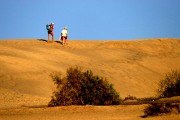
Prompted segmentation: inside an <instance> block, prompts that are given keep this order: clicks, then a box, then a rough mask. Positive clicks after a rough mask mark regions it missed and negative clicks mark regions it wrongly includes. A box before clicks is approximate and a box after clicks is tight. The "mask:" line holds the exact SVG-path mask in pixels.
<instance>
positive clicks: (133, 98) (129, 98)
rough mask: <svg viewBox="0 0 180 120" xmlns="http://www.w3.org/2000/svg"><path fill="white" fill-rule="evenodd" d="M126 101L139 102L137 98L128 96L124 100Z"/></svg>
mask: <svg viewBox="0 0 180 120" xmlns="http://www.w3.org/2000/svg"><path fill="white" fill-rule="evenodd" d="M126 100H137V97H135V96H132V95H128V96H127V97H125V98H124V101H126Z"/></svg>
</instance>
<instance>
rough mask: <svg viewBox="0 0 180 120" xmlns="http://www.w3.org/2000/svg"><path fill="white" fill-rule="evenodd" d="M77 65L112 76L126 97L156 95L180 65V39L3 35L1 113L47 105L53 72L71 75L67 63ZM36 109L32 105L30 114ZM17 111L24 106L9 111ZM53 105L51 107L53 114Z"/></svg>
mask: <svg viewBox="0 0 180 120" xmlns="http://www.w3.org/2000/svg"><path fill="white" fill-rule="evenodd" d="M75 65H78V66H81V67H82V69H83V70H87V69H91V70H92V71H93V73H94V74H97V75H99V76H102V77H106V78H107V79H108V81H109V82H110V83H112V84H113V85H114V87H115V89H116V90H117V91H118V92H119V94H120V96H121V97H122V98H124V97H126V96H128V95H132V96H136V97H151V96H155V95H156V90H157V86H158V83H159V81H160V80H161V79H162V78H163V77H164V75H165V73H167V72H169V71H171V70H173V69H179V68H180V39H170V38H169V39H144V40H129V41H123V40H116V41H115V40H106V41H98V40H97V41H95V40H91V41H90V40H69V41H68V46H62V45H61V44H60V43H59V42H54V43H47V42H46V40H30V39H28V40H0V109H2V110H1V112H0V116H1V115H2V116H3V115H5V113H6V112H5V111H6V110H9V108H19V107H21V109H23V107H25V108H26V106H42V105H47V103H48V102H49V101H50V99H51V95H52V92H53V91H54V90H55V86H54V85H53V82H52V80H51V78H50V76H49V75H50V73H52V72H61V73H62V75H65V72H66V70H67V68H69V67H71V66H75ZM133 107H134V106H133ZM139 107H140V108H142V106H137V107H134V110H137V109H138V110H139V111H137V112H139V113H142V109H139ZM143 107H144V106H143ZM95 108H96V107H93V109H95ZM4 109H5V110H4ZM21 109H20V112H18V114H21ZM33 109H35V108H29V109H28V108H26V109H25V112H24V114H25V115H26V114H29V112H30V111H31V110H32V111H33ZM52 109H53V108H44V109H43V108H38V109H37V108H36V109H35V110H34V111H38V110H39V111H38V112H40V114H44V113H46V112H47V111H51V110H52ZM56 109H57V108H54V110H55V114H57V113H56V112H57V110H56ZM60 109H62V108H60ZM64 109H66V108H64ZM81 109H82V108H81ZM98 109H102V108H98ZM105 109H106V107H105ZM107 109H108V107H107ZM111 109H116V107H115V108H114V107H112V108H111ZM117 109H122V108H117ZM128 109H129V108H128V107H127V111H128ZM23 110H24V109H23ZM3 111H4V112H5V113H4V114H3ZM15 111H16V112H17V111H18V110H16V109H14V111H13V110H12V111H9V112H8V113H9V115H11V114H13V112H15ZM52 111H53V110H52ZM52 111H51V112H48V113H49V114H53V113H54V112H52ZM139 113H136V114H137V115H138V114H139ZM18 114H17V116H18ZM62 114H66V111H64V112H63V113H62ZM68 114H70V113H68ZM83 114H85V115H86V113H83ZM92 114H94V113H92ZM103 114H104V113H100V114H99V115H103ZM112 114H113V113H112ZM114 114H115V113H114ZM119 114H120V113H119ZM127 114H128V113H127ZM9 115H8V114H7V116H9ZM76 115H77V116H78V114H76ZM120 115H121V114H120ZM7 116H6V117H7ZM35 116H36V114H35V115H34V117H35ZM58 116H60V114H58ZM87 116H88V114H87ZM6 117H5V118H6ZM32 117H33V116H32ZM126 117H128V116H126ZM47 118H48V117H47ZM7 119H8V118H7ZM9 119H10V118H9ZM18 119H19V118H18ZM21 119H22V118H21ZM107 119H109V118H108V117H107ZM127 119H128V118H127ZM138 119H139V118H138ZM122 120H123V119H122ZM128 120H129V119H128ZM159 120H160V119H159Z"/></svg>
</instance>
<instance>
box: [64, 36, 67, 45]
mask: <svg viewBox="0 0 180 120" xmlns="http://www.w3.org/2000/svg"><path fill="white" fill-rule="evenodd" d="M64 39H65V41H64V44H65V45H66V44H67V36H66V37H64Z"/></svg>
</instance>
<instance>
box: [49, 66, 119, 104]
mask: <svg viewBox="0 0 180 120" xmlns="http://www.w3.org/2000/svg"><path fill="white" fill-rule="evenodd" d="M51 77H52V79H53V81H54V83H55V84H56V85H57V91H55V92H54V95H53V96H52V99H51V101H50V102H49V104H48V106H61V105H64V106H65V105H118V104H120V102H121V99H120V97H119V94H118V93H117V92H116V90H115V89H114V88H113V85H112V84H109V83H108V81H107V80H106V79H104V78H100V77H99V76H94V75H93V72H92V71H91V70H87V71H85V72H82V70H81V68H80V67H74V68H73V67H70V68H69V69H68V70H67V76H66V77H63V78H62V77H61V74H55V73H53V74H51Z"/></svg>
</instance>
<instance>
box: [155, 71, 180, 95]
mask: <svg viewBox="0 0 180 120" xmlns="http://www.w3.org/2000/svg"><path fill="white" fill-rule="evenodd" d="M158 92H159V94H160V96H161V97H172V96H178V95H180V70H179V71H178V70H173V71H171V72H170V73H168V74H167V75H166V77H165V78H164V79H163V80H162V81H161V82H160V88H159V90H158Z"/></svg>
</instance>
